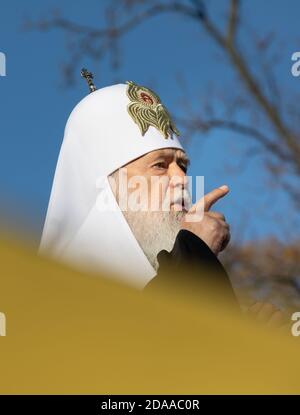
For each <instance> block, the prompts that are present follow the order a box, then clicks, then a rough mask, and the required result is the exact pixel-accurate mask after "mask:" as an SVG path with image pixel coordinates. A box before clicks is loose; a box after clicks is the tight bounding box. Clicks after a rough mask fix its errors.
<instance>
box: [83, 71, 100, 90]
mask: <svg viewBox="0 0 300 415" xmlns="http://www.w3.org/2000/svg"><path fill="white" fill-rule="evenodd" d="M80 74H81V76H82V78H85V79H86V81H87V83H88V86H89V89H90V92H94V91H96V89H97V88H96V87H95V85H94V83H93V78H94V77H93V74H92V72H88V70H87V69H85V68H82V69H81V72H80Z"/></svg>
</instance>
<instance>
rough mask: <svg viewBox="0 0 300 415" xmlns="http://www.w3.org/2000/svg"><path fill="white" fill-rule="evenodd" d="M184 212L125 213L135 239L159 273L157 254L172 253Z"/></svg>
mask: <svg viewBox="0 0 300 415" xmlns="http://www.w3.org/2000/svg"><path fill="white" fill-rule="evenodd" d="M184 213H185V212H183V211H179V212H176V211H167V212H164V211H158V212H157V211H147V212H145V211H137V212H134V211H123V215H124V217H125V219H126V220H127V222H128V224H129V226H130V228H131V230H132V232H133V234H134V236H135V238H136V239H137V241H138V243H139V244H140V246H141V248H142V249H143V251H144V253H145V255H146V256H147V258H148V260H149V262H150V263H151V265H152V266H153V268H154V269H155V270H156V271H157V269H158V267H159V263H158V261H157V254H158V253H159V252H160V251H162V250H163V249H165V250H167V251H168V252H170V251H171V250H172V248H173V246H174V242H175V239H176V236H177V234H178V232H179V230H180V222H181V219H182V217H183V215H184Z"/></svg>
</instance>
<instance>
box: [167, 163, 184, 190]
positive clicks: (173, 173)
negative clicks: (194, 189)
mask: <svg viewBox="0 0 300 415" xmlns="http://www.w3.org/2000/svg"><path fill="white" fill-rule="evenodd" d="M168 175H169V179H170V186H171V187H177V186H181V187H182V188H184V187H186V186H187V184H188V178H187V176H186V174H185V172H184V171H183V170H182V169H181V168H180V167H179V166H178V164H177V163H171V164H170V165H169V169H168Z"/></svg>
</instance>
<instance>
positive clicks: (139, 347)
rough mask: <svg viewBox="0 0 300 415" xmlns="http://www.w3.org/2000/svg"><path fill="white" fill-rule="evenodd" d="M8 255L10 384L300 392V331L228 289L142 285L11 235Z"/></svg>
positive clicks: (2, 288) (4, 274)
mask: <svg viewBox="0 0 300 415" xmlns="http://www.w3.org/2000/svg"><path fill="white" fill-rule="evenodd" d="M0 255H1V268H2V269H1V278H0V312H3V313H5V316H6V336H5V337H0V358H1V376H0V393H1V394H228V393H230V394H233V393H234V394H235V393H238V394H241V393H243V394H244V393H255V394H257V393H259V394H260V393H293V394H294V393H297V394H298V393H299V392H300V375H299V374H300V359H299V341H298V339H299V338H293V337H292V336H291V335H289V334H287V335H282V334H281V335H280V334H278V333H276V332H275V333H273V332H269V331H267V329H264V330H262V329H261V328H258V327H256V326H254V325H253V324H251V323H249V322H248V321H242V320H241V319H238V318H235V317H234V315H232V313H231V312H230V311H229V310H227V308H226V305H225V304H224V305H223V304H222V301H221V298H220V301H218V304H213V305H212V304H209V303H208V302H207V301H206V300H205V293H197V292H196V293H195V292H194V296H193V295H191V296H189V295H186V296H180V295H179V294H180V293H178V296H176V295H175V294H173V295H172V296H170V295H168V294H167V290H163V291H161V292H152V293H151V294H149V292H148V293H146V292H138V291H135V290H134V289H131V288H129V287H126V286H124V285H121V284H118V283H116V282H113V281H112V280H110V279H107V278H105V277H103V276H102V277H101V276H95V275H84V274H80V273H79V272H76V271H74V270H71V269H68V268H67V267H65V266H62V265H60V264H58V263H54V262H52V261H50V260H48V259H46V258H41V257H37V256H36V255H35V253H34V252H33V250H32V249H31V248H28V247H26V246H23V245H22V244H21V243H20V242H12V241H9V240H8V239H7V238H6V240H5V238H4V237H3V239H2V242H1V243H0ZM202 294H204V295H202ZM297 352H298V353H297Z"/></svg>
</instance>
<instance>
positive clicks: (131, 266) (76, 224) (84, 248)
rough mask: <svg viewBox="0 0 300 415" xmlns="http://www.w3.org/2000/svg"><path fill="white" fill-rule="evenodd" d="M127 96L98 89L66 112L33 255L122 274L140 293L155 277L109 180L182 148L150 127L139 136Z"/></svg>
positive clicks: (115, 89)
mask: <svg viewBox="0 0 300 415" xmlns="http://www.w3.org/2000/svg"><path fill="white" fill-rule="evenodd" d="M126 88H127V85H126V84H116V85H112V86H108V87H105V88H102V89H99V90H97V91H95V92H93V93H91V94H89V95H88V96H86V97H85V98H84V99H83V100H82V101H81V102H79V104H78V105H77V106H76V107H75V108H74V110H73V111H72V113H71V115H70V117H69V119H68V121H67V124H66V128H65V133H64V139H63V143H62V146H61V150H60V154H59V158H58V162H57V166H56V171H55V176H54V181H53V186H52V190H51V196H50V201H49V206H48V211H47V216H46V220H45V225H44V229H43V234H42V239H41V244H40V249H39V252H45V253H49V254H51V255H52V256H54V257H56V258H59V259H62V260H65V261H67V262H70V263H72V264H74V265H76V266H79V267H80V268H82V269H85V270H96V271H101V270H108V271H111V272H115V273H122V275H119V278H123V280H124V281H127V282H128V283H129V284H131V285H134V286H136V287H140V288H142V287H144V286H145V285H146V284H147V283H148V281H150V280H151V279H152V278H153V277H154V276H155V275H156V272H155V270H154V268H153V267H152V266H151V264H150V263H149V261H148V259H147V257H146V256H145V254H144V252H143V250H142V249H141V247H140V246H139V244H138V242H137V241H136V239H135V237H134V235H133V233H132V231H131V229H130V227H129V225H128V224H127V221H126V219H125V218H124V216H123V214H122V212H121V210H120V209H119V207H118V204H117V202H116V200H115V197H114V195H113V192H112V190H111V188H110V185H109V182H108V179H107V177H108V176H109V175H110V174H111V173H112V172H113V171H115V170H116V169H118V168H120V167H122V166H124V165H125V164H127V163H129V162H130V161H132V160H134V159H136V158H138V157H141V156H143V155H145V154H146V153H148V152H150V151H153V150H158V149H161V148H178V149H182V146H181V144H180V142H179V140H178V138H177V137H176V135H174V134H173V135H172V137H169V138H168V139H165V138H164V136H163V135H162V133H161V132H159V131H158V130H157V129H156V128H154V127H152V126H150V127H149V129H148V131H147V132H146V133H145V135H144V136H142V135H141V133H140V130H139V127H138V125H137V124H136V123H135V122H134V121H133V119H132V118H131V117H130V115H129V114H128V112H127V104H128V103H129V102H130V101H129V98H128V97H127V94H126ZM104 204H105V206H106V209H103V206H104ZM107 206H109V207H110V208H107Z"/></svg>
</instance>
